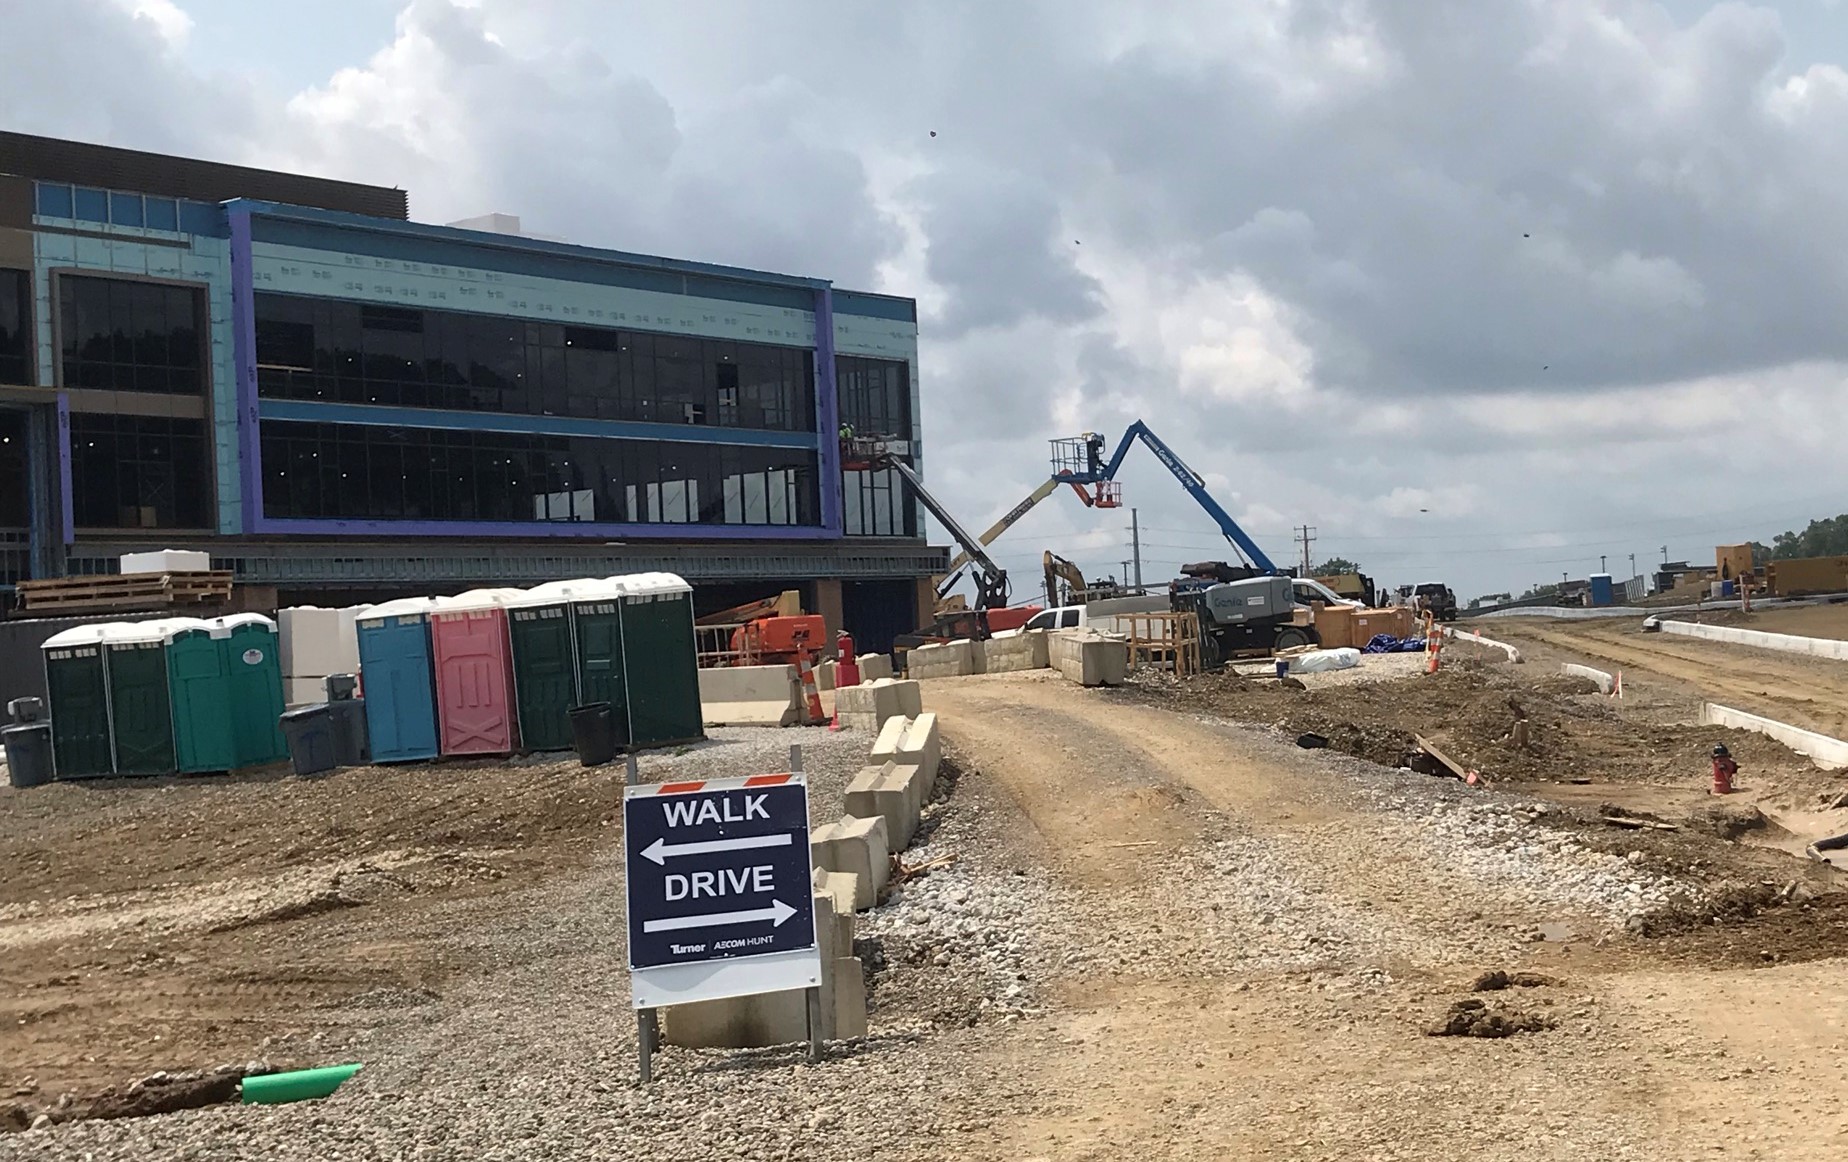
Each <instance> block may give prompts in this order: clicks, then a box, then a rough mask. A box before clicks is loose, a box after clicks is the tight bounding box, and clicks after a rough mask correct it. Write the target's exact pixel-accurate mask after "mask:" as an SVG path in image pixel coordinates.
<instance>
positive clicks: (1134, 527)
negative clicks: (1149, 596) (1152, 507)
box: [1129, 508, 1142, 593]
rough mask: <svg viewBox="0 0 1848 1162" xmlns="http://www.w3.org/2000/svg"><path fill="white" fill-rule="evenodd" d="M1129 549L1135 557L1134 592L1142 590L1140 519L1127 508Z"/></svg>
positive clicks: (1134, 512) (1132, 510) (1133, 511)
mask: <svg viewBox="0 0 1848 1162" xmlns="http://www.w3.org/2000/svg"><path fill="white" fill-rule="evenodd" d="M1129 551H1130V553H1131V554H1133V555H1134V556H1135V558H1136V592H1138V593H1140V592H1142V520H1141V518H1140V517H1139V516H1137V514H1136V510H1135V509H1133V508H1132V509H1130V510H1129Z"/></svg>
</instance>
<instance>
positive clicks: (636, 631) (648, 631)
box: [613, 573, 706, 747]
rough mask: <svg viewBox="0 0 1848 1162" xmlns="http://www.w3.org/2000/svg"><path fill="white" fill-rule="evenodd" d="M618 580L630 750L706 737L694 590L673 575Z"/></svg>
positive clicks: (616, 579)
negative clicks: (701, 696)
mask: <svg viewBox="0 0 1848 1162" xmlns="http://www.w3.org/2000/svg"><path fill="white" fill-rule="evenodd" d="M613 580H615V581H616V583H617V585H618V587H619V588H620V590H621V593H622V601H621V604H622V659H623V675H624V678H625V683H624V684H625V686H626V689H627V692H628V709H629V744H630V745H631V746H634V747H648V746H669V745H672V744H674V743H681V742H693V741H696V740H698V739H702V738H704V737H706V732H705V728H704V726H703V724H702V715H701V713H700V703H699V652H698V646H697V645H696V644H695V641H694V634H693V587H692V586H691V585H688V584H687V583H686V582H685V581H683V580H681V579H680V578H679V577H677V576H675V575H674V574H672V573H634V574H631V575H629V576H627V577H619V578H614V579H613Z"/></svg>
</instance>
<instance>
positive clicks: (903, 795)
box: [846, 762, 924, 851]
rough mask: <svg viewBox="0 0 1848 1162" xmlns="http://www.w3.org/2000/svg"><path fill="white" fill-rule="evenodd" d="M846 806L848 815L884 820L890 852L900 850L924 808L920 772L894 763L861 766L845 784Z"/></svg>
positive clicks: (906, 841)
mask: <svg viewBox="0 0 1848 1162" xmlns="http://www.w3.org/2000/svg"><path fill="white" fill-rule="evenodd" d="M846 806H847V814H849V815H856V816H859V817H860V818H862V819H865V818H868V817H870V816H873V815H877V816H879V817H880V818H881V819H884V820H885V824H886V838H887V840H888V841H890V843H891V845H892V850H893V851H903V850H904V849H905V848H907V847H910V846H911V839H912V837H913V836H915V835H916V834H917V831H918V818H919V814H920V812H922V811H923V809H924V774H923V771H922V770H921V769H920V768H918V767H916V766H900V765H899V764H898V763H895V762H887V763H884V764H882V765H880V766H875V767H863V768H861V770H860V773H859V774H858V775H855V776H854V779H853V782H851V783H849V784H847V796H846Z"/></svg>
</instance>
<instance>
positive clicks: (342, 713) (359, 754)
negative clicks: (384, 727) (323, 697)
mask: <svg viewBox="0 0 1848 1162" xmlns="http://www.w3.org/2000/svg"><path fill="white" fill-rule="evenodd" d="M334 677H339V675H338V674H336V675H334ZM333 680H334V679H333V678H329V679H328V682H329V683H332V682H333ZM327 709H328V711H329V713H331V714H332V715H333V719H334V722H333V731H334V757H335V758H336V759H337V760H339V763H340V765H341V766H343V767H363V766H365V765H367V764H368V763H370V762H371V761H372V743H371V736H370V735H369V734H367V733H366V700H365V699H364V698H352V697H348V698H346V699H343V700H339V701H334V702H329V703H328V704H327Z"/></svg>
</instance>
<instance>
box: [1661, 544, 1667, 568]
mask: <svg viewBox="0 0 1848 1162" xmlns="http://www.w3.org/2000/svg"><path fill="white" fill-rule="evenodd" d="M1662 563H1663V564H1664V565H1666V564H1668V546H1667V545H1663V546H1662Z"/></svg>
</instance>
